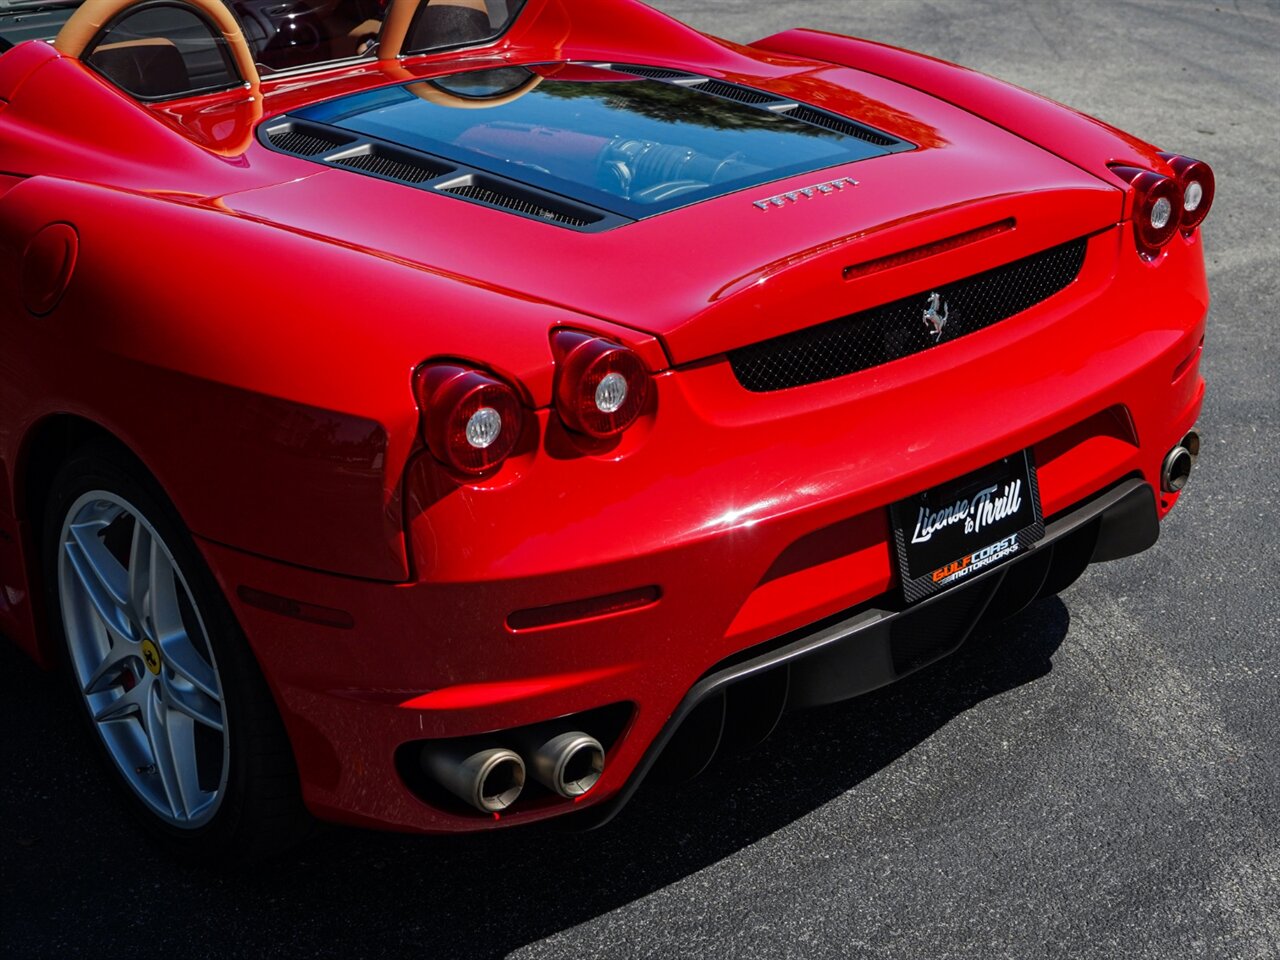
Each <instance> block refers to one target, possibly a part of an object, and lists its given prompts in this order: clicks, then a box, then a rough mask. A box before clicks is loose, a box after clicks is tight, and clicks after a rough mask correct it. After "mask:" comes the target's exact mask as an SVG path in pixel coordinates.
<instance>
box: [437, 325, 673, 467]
mask: <svg viewBox="0 0 1280 960" xmlns="http://www.w3.org/2000/svg"><path fill="white" fill-rule="evenodd" d="M551 345H552V351H553V353H554V354H555V358H556V380H555V409H556V413H557V414H558V415H559V417H560V420H561V421H562V422H563V423H564V425H565V427H567V428H568V429H569V430H570V431H572V432H574V433H577V434H581V435H583V436H584V437H585V438H589V439H591V440H593V441H598V440H604V439H608V438H610V437H616V436H618V435H619V434H621V433H622V432H623V431H625V430H626V429H627V428H628V427H629V426H631V425H632V424H633V423H635V422H636V420H637V419H639V417H640V415H641V414H642V413H643V412H644V410H645V404H646V402H647V400H648V397H649V387H650V380H651V377H650V374H649V371H648V369H647V368H646V367H645V365H644V362H643V361H642V360H641V359H640V357H639V356H638V355H637V354H636V353H635V352H634V351H633V350H631V349H630V348H628V347H625V346H623V345H622V344H620V343H616V342H614V341H612V340H607V339H605V338H604V337H598V336H595V335H593V334H589V333H583V332H580V331H577V330H557V331H556V332H555V333H554V334H552V338H551ZM415 386H416V390H417V395H418V407H419V409H420V410H421V411H422V423H423V435H424V437H425V439H426V441H427V447H428V449H430V451H431V453H432V454H433V455H434V456H435V458H436V459H437V460H439V461H440V462H441V463H443V464H444V465H445V466H447V467H450V468H452V469H453V470H455V471H457V472H458V473H461V474H465V475H468V476H482V475H484V474H487V473H489V472H490V471H492V470H494V469H495V468H496V467H497V466H498V465H499V464H501V463H502V461H503V460H505V459H506V458H507V457H509V456H511V454H512V452H513V451H514V450H515V449H516V445H517V443H518V442H519V440H520V435H521V432H522V430H523V423H524V407H523V405H522V404H521V402H520V398H519V396H518V395H517V394H516V391H515V390H514V389H513V388H512V387H511V386H510V385H509V384H507V383H504V382H503V381H502V380H500V379H499V378H498V377H496V376H494V375H493V374H490V373H487V372H485V371H482V370H477V369H475V368H474V367H469V366H464V365H462V364H459V363H449V362H443V363H433V364H428V365H427V366H425V367H423V368H422V369H421V370H419V371H418V376H417V380H416V384H415Z"/></svg>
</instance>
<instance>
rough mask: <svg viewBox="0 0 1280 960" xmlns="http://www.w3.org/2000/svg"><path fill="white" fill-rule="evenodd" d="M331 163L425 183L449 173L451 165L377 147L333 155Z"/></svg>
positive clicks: (389, 177) (377, 175)
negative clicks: (407, 156) (409, 156)
mask: <svg viewBox="0 0 1280 960" xmlns="http://www.w3.org/2000/svg"><path fill="white" fill-rule="evenodd" d="M332 162H333V163H336V164H337V165H338V166H341V167H351V168H353V169H355V170H362V171H364V172H365V173H371V174H373V175H374V176H376V177H385V178H386V179H388V180H398V181H400V182H401V183H414V184H417V183H426V182H427V181H428V180H434V179H435V178H436V177H439V176H441V175H442V174H446V173H450V172H452V171H453V169H454V168H453V167H448V166H445V165H444V164H442V163H432V162H430V161H428V160H422V159H419V158H417V157H413V158H405V157H397V156H392V155H390V154H389V153H388V152H387V151H385V150H380V149H378V148H377V147H373V148H366V149H365V150H364V152H362V153H353V154H346V155H344V156H340V157H334V158H333V159H332Z"/></svg>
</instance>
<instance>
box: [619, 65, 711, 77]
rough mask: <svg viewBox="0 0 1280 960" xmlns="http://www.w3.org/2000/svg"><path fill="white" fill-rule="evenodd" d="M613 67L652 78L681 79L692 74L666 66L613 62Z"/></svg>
mask: <svg viewBox="0 0 1280 960" xmlns="http://www.w3.org/2000/svg"><path fill="white" fill-rule="evenodd" d="M614 69H615V70H618V71H620V72H622V73H630V74H634V75H635V76H637V77H652V78H653V79H654V80H681V79H684V78H686V77H692V76H694V74H692V73H685V72H684V71H683V70H668V69H667V68H666V67H635V66H631V65H630V64H622V63H619V64H614Z"/></svg>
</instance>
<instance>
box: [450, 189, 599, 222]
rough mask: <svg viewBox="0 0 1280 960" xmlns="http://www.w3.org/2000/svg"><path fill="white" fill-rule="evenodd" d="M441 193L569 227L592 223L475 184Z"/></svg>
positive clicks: (579, 217)
mask: <svg viewBox="0 0 1280 960" xmlns="http://www.w3.org/2000/svg"><path fill="white" fill-rule="evenodd" d="M443 192H445V193H451V194H453V195H454V196H456V197H466V198H467V199H469V200H476V201H479V202H480V203H487V204H489V205H490V206H494V207H502V208H503V209H504V210H514V211H515V212H516V213H526V214H528V215H529V216H533V217H541V218H542V219H544V220H551V221H554V222H555V223H563V224H567V225H569V226H571V227H585V226H587V224H589V223H592V222H594V221H592V220H589V219H587V218H586V217H581V216H577V215H575V214H572V213H566V212H564V211H560V210H552V209H551V208H550V207H544V206H543V205H542V204H539V203H534V202H533V201H531V200H526V199H524V198H523V197H517V196H515V195H514V194H510V193H502V192H500V191H498V190H494V189H493V188H491V187H486V186H482V185H480V184H476V183H472V184H466V185H464V186H461V187H449V188H448V189H447V190H445V191H443Z"/></svg>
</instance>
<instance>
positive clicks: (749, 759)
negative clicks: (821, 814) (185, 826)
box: [0, 598, 1070, 957]
mask: <svg viewBox="0 0 1280 960" xmlns="http://www.w3.org/2000/svg"><path fill="white" fill-rule="evenodd" d="M1069 622H1070V617H1069V615H1068V613H1067V608H1066V607H1065V605H1064V604H1063V603H1062V601H1060V600H1058V599H1057V598H1052V599H1049V600H1045V601H1041V602H1040V603H1038V604H1036V605H1035V606H1033V607H1032V608H1030V609H1029V610H1027V611H1025V612H1024V613H1022V614H1021V615H1019V616H1018V617H1016V618H1014V619H1013V620H1011V621H1009V622H1008V623H1006V624H1005V625H1003V626H1002V627H999V628H997V629H994V630H990V631H987V632H985V633H982V634H980V635H978V636H975V637H974V638H972V639H971V640H970V641H969V643H967V644H966V645H965V646H964V647H963V648H961V650H960V651H958V652H957V653H956V654H954V655H953V656H951V657H949V658H947V659H945V660H943V661H942V662H940V663H938V664H935V665H934V666H932V667H930V668H928V669H926V670H923V671H921V672H920V673H918V674H916V675H914V676H912V677H909V678H907V679H905V680H903V681H901V682H899V683H897V684H895V685H893V686H892V687H888V688H885V689H883V690H880V691H877V692H875V693H872V694H868V695H866V696H864V697H861V698H859V699H858V700H854V701H851V702H848V703H844V704H838V705H835V706H831V707H824V708H820V709H817V710H811V711H806V712H801V713H795V714H790V715H788V716H787V717H786V718H784V720H783V723H782V724H781V726H780V728H779V729H778V730H777V731H776V732H775V733H774V735H773V737H772V738H771V739H770V740H769V741H768V742H767V743H765V744H764V745H762V746H761V747H759V748H757V749H756V750H754V751H752V752H751V753H749V754H746V755H743V756H739V757H732V758H720V759H717V761H716V762H715V763H714V764H713V765H712V766H711V768H710V769H709V770H708V772H707V773H706V774H704V775H703V776H702V777H701V778H700V779H698V780H696V781H694V782H692V783H689V784H685V785H682V786H678V787H675V786H650V785H645V786H644V787H642V788H641V790H640V791H639V792H638V793H637V795H636V797H635V799H634V800H633V801H632V802H631V803H630V804H629V805H628V806H627V807H626V808H625V809H624V810H623V811H622V813H621V814H620V815H619V816H618V818H617V819H615V820H614V821H613V822H612V823H611V824H610V825H608V826H606V827H605V828H603V829H600V830H597V831H594V832H588V833H575V832H567V831H563V830H511V831H497V832H494V833H490V834H483V835H474V836H462V837H447V838H421V837H406V836H400V835H393V834H375V833H369V832H364V831H355V830H344V829H332V830H327V831H324V832H322V833H321V835H320V836H318V837H316V838H315V839H313V840H312V841H311V842H310V843H309V844H308V845H307V846H305V847H303V848H302V849H301V850H300V851H298V852H297V853H295V854H294V855H292V856H290V857H287V858H285V859H284V860H281V861H279V862H275V863H271V864H268V865H265V866H261V867H258V868H256V869H255V870H254V871H252V872H251V873H246V874H241V875H223V874H210V873H208V872H207V871H201V870H197V869H193V868H188V867H185V866H181V865H178V864H176V863H175V862H173V861H172V860H170V859H168V858H167V857H166V856H165V854H164V853H163V852H162V851H160V850H158V849H157V848H154V847H153V846H151V845H150V844H148V843H146V842H145V841H144V840H142V839H141V837H140V834H139V832H138V830H137V828H135V827H134V826H133V825H132V823H130V822H128V821H127V819H126V815H125V812H124V810H123V808H122V806H121V805H120V803H119V802H118V801H117V800H116V798H115V797H114V795H113V794H111V793H110V791H109V789H108V785H107V783H106V780H105V775H104V774H103V773H102V772H101V771H100V770H99V769H98V768H97V767H96V765H95V764H96V760H95V758H94V756H93V754H92V753H91V751H90V744H89V743H88V742H87V737H86V735H84V734H82V733H81V732H80V731H79V730H78V728H76V727H75V725H74V724H73V723H72V722H71V721H72V719H73V718H71V717H70V716H69V714H70V711H69V710H66V709H64V708H65V706H66V704H67V703H68V700H67V698H66V697H65V696H64V695H63V694H62V691H61V685H60V682H59V681H58V679H57V678H55V677H52V676H49V675H46V674H42V673H40V672H39V671H38V670H37V669H36V668H35V667H33V666H31V665H30V664H29V663H28V662H27V661H25V660H24V659H22V657H21V655H20V654H18V653H17V652H16V650H14V649H13V648H12V647H11V646H10V645H8V644H7V643H0V647H3V649H2V650H0V667H2V668H3V669H4V671H5V673H6V674H7V675H8V677H9V679H10V681H11V683H10V688H11V689H12V690H13V691H14V694H13V695H12V696H10V697H9V698H8V699H7V702H5V703H4V704H3V705H2V706H0V715H3V716H4V717H5V720H4V725H3V729H4V730H5V732H6V736H5V737H4V738H3V741H2V742H4V744H5V745H4V747H3V753H4V771H5V776H4V778H3V780H2V781H0V809H2V810H3V815H2V816H0V899H2V900H3V901H4V902H5V903H7V906H5V907H3V908H0V941H7V942H8V943H9V944H10V948H11V949H14V950H15V952H14V953H13V954H10V955H12V956H26V955H32V956H36V955H47V954H48V953H49V951H50V950H51V949H52V948H53V947H54V946H55V945H56V946H57V947H58V948H59V949H58V951H57V952H59V953H61V954H64V955H68V956H71V955H81V954H88V953H89V952H91V951H92V952H94V953H99V954H101V953H110V952H111V950H112V947H113V945H114V946H115V947H117V948H119V949H117V950H116V951H115V952H116V953H118V954H120V955H130V956H140V955H149V953H150V951H147V952H146V953H139V952H138V949H139V944H140V943H142V942H146V943H147V944H149V946H150V947H151V949H152V950H153V951H154V953H155V954H157V955H158V954H161V953H163V954H167V955H171V956H172V955H176V954H177V953H178V951H182V953H183V954H184V955H185V956H189V957H198V956H220V957H231V956H245V955H249V956H268V955H272V956H294V955H322V956H342V957H355V956H399V955H410V954H413V955H415V956H422V955H427V956H432V957H442V956H466V957H487V956H503V955H506V954H507V953H509V952H511V951H513V950H517V949H518V948H520V947H522V946H524V945H527V944H530V943H535V942H536V941H538V940H541V939H543V938H545V937H549V936H552V935H554V934H556V933H558V932H560V931H563V930H567V929H569V928H571V927H573V926H576V925H578V924H582V923H585V922H587V921H589V920H591V919H593V918H595V917H598V916H601V915H603V914H606V913H608V912H610V911H611V910H614V909H617V908H618V907H620V906H623V905H625V904H627V903H630V902H632V901H634V900H637V899H639V898H642V897H644V896H646V895H648V894H650V893H653V892H654V891H657V890H660V889H662V888H663V887H666V886H668V885H670V884H672V883H674V882H676V881H678V880H680V879H682V878H684V877H687V876H689V875H691V874H693V873H696V872H697V871H699V870H702V869H703V868H705V867H707V866H709V865H711V864H714V863H716V862H718V861H720V860H723V859H724V858H726V857H729V856H731V855H733V854H735V853H737V852H738V851H740V850H742V849H744V848H746V847H749V846H751V845H752V844H753V843H755V842H756V841H758V840H761V839H762V838H765V837H767V836H769V835H770V834H772V833H774V832H775V831H777V830H779V829H781V828H783V827H785V826H786V825H788V824H790V823H793V822H794V821H796V820H798V819H800V818H802V817H805V816H806V815H808V814H810V813H812V812H813V811H815V810H817V809H819V808H820V807H822V806H824V805H825V804H827V803H830V802H833V801H837V800H838V798H841V797H842V796H843V795H845V794H846V793H849V792H850V791H855V792H856V789H857V788H858V786H859V784H861V783H862V782H863V781H864V780H866V779H867V778H869V777H871V776H872V775H874V774H875V773H877V772H878V771H880V770H882V769H884V768H885V767H886V766H888V765H890V764H892V763H894V761H895V760H897V759H898V758H900V757H902V756H903V755H904V754H906V753H908V752H909V751H911V750H912V749H913V748H915V747H916V746H917V745H919V744H920V743H922V742H923V741H924V740H926V739H927V738H929V737H930V736H931V735H932V734H934V733H935V732H936V731H938V730H939V729H941V728H942V727H943V726H945V725H946V724H947V723H949V722H950V721H951V720H952V719H953V718H955V717H957V716H959V715H960V714H962V713H964V712H965V711H966V710H968V709H969V708H970V707H972V706H974V705H975V704H978V703H980V702H982V701H983V700H986V699H988V698H991V697H994V696H997V695H999V694H1001V693H1004V692H1006V691H1009V690H1012V689H1014V688H1016V687H1019V686H1022V685H1024V684H1027V683H1031V682H1033V681H1035V680H1037V679H1038V678H1040V677H1043V676H1044V675H1046V674H1047V673H1048V672H1049V671H1050V669H1051V659H1052V657H1053V655H1054V653H1055V652H1056V651H1057V649H1058V647H1059V645H1060V644H1061V643H1062V641H1063V639H1064V638H1065V636H1066V634H1067V629H1068V625H1069ZM140 897H141V898H142V899H143V900H144V901H145V907H144V906H143V904H142V903H140V902H139V898H140ZM156 917H163V918H165V919H164V922H161V923H153V922H152V921H153V919H154V918H156ZM141 936H145V941H144V940H140V939H139V938H140V937H141ZM619 946H621V945H619Z"/></svg>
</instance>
